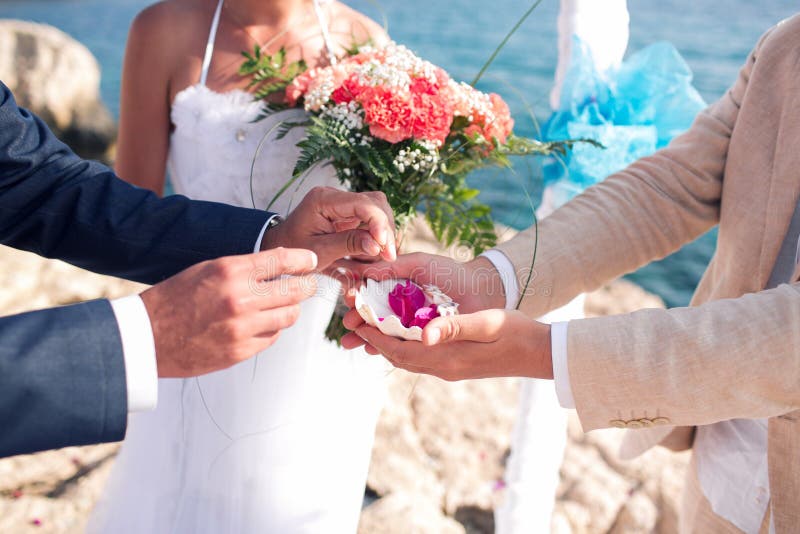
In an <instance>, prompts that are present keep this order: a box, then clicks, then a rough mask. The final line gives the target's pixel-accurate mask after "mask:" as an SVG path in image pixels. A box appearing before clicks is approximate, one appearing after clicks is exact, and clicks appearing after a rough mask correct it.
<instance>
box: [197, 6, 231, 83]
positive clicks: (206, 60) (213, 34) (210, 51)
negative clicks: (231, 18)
mask: <svg viewBox="0 0 800 534" xmlns="http://www.w3.org/2000/svg"><path fill="white" fill-rule="evenodd" d="M224 2H225V0H219V2H217V10H216V11H214V19H213V20H212V21H211V31H210V32H209V33H208V42H207V43H206V54H205V56H203V68H202V70H201V71H200V85H205V84H206V78H208V68H209V67H210V66H211V56H212V55H214V41H215V40H216V38H217V28H219V17H220V15H221V14H222V4H223V3H224Z"/></svg>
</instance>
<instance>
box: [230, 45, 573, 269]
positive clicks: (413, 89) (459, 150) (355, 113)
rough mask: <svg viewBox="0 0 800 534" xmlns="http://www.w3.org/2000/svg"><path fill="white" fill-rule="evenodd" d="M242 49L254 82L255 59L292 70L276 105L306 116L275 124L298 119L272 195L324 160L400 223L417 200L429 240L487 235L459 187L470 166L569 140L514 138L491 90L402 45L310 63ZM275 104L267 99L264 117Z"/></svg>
mask: <svg viewBox="0 0 800 534" xmlns="http://www.w3.org/2000/svg"><path fill="white" fill-rule="evenodd" d="M246 57H247V58H248V62H246V65H247V66H248V67H249V68H245V66H243V69H242V72H243V74H246V75H248V74H249V75H254V78H253V82H254V84H256V83H259V82H258V81H257V77H255V75H256V74H257V73H258V70H259V69H258V65H259V59H260V60H261V64H263V65H267V64H271V65H273V70H274V72H275V73H282V72H291V73H297V75H296V76H294V77H293V78H292V79H291V81H288V80H287V79H286V76H285V75H284V77H283V80H284V81H285V83H281V84H279V88H280V89H283V90H285V102H284V105H285V106H289V107H301V106H302V107H303V108H304V109H305V110H306V111H307V112H308V120H306V121H303V122H290V123H285V124H284V125H283V126H282V129H283V131H282V132H281V133H282V134H283V135H285V132H287V131H288V130H289V129H291V128H294V127H305V128H306V130H305V131H306V137H305V139H304V140H303V141H301V142H300V143H299V144H298V146H299V147H300V149H301V152H300V157H299V159H298V161H297V164H296V165H295V167H294V172H293V176H292V178H291V179H290V180H289V181H288V182H287V183H286V184H285V185H284V187H283V188H282V189H281V192H280V193H279V195H280V194H282V193H283V192H284V191H285V190H286V189H288V188H289V187H291V186H292V184H293V183H295V182H296V181H297V180H301V179H302V177H303V175H304V174H305V173H306V172H307V171H308V170H309V169H310V168H312V167H313V166H315V165H319V164H330V165H332V166H333V168H334V169H336V173H337V175H338V177H339V180H340V181H341V183H342V184H343V185H344V186H345V187H347V188H348V189H350V190H352V191H357V192H360V191H383V192H384V193H385V194H386V197H387V199H388V202H389V205H390V206H391V207H392V209H393V210H394V215H395V219H396V221H397V224H398V226H399V227H400V228H402V227H403V226H404V225H405V224H406V223H407V222H408V221H409V220H410V219H411V218H412V217H413V216H414V215H415V214H416V212H417V209H418V208H419V207H422V208H423V209H424V211H425V215H426V217H427V220H428V222H429V223H430V225H431V228H432V229H433V231H434V233H435V235H436V237H437V239H439V240H440V241H442V242H443V243H444V244H445V245H448V246H449V245H451V244H453V243H455V242H456V241H458V242H460V243H462V244H467V245H469V246H470V248H472V249H473V251H474V252H475V253H480V252H481V251H483V250H484V249H486V248H488V247H491V246H492V245H494V243H495V240H496V236H495V233H494V225H493V223H492V220H491V217H490V208H489V207H488V206H486V205H485V204H482V203H480V202H478V201H476V200H475V197H476V196H477V195H478V193H479V191H478V190H476V189H472V188H469V187H468V186H467V185H466V177H467V175H468V174H469V173H470V172H472V171H474V170H475V169H478V168H481V167H486V166H489V165H502V166H507V165H509V160H508V157H509V156H519V155H529V154H540V155H546V154H551V153H554V152H557V153H564V152H565V151H566V149H567V147H568V146H569V144H570V142H550V143H543V142H540V141H536V140H533V139H525V138H521V137H517V136H515V135H514V134H513V131H512V130H513V126H514V121H513V119H512V118H511V114H510V112H509V109H508V106H507V105H506V103H505V102H504V101H503V99H502V98H501V97H500V96H499V95H497V94H487V93H483V92H481V91H478V90H477V89H475V88H474V87H472V86H470V85H468V84H466V83H458V82H456V81H454V80H452V79H451V78H450V76H448V74H447V73H446V72H445V71H444V70H442V69H441V68H439V67H437V66H435V65H433V64H432V63H430V62H428V61H425V60H423V59H421V58H419V57H418V56H416V55H415V54H414V53H413V52H411V51H410V50H409V49H407V48H406V47H404V46H402V45H397V44H394V43H390V44H388V45H387V46H384V47H381V48H375V47H372V46H363V47H360V48H357V49H354V50H353V51H352V53H351V55H349V56H348V57H346V58H344V59H342V60H340V61H339V62H337V63H336V64H335V65H331V66H327V67H318V68H314V69H310V70H306V69H305V67H304V66H303V65H301V66H298V64H296V63H295V64H291V65H281V61H282V60H283V54H280V57H279V58H278V59H279V61H275V58H273V57H271V56H261V57H260V58H259V57H256V56H251V55H249V54H246ZM269 77H270V78H273V79H274V78H276V77H277V76H274V74H271V75H270V76H269ZM267 87H268V88H272V87H278V85H276V84H275V82H272V83H270V84H268V85H267ZM276 90H277V89H276ZM257 94H261V95H262V96H266V95H264V94H263V91H258V92H257ZM267 94H269V93H267ZM276 109H280V108H279V106H276V105H275V104H267V105H266V108H265V114H264V115H263V116H266V115H267V114H268V113H270V112H272V111H275V110H276ZM279 137H280V134H279Z"/></svg>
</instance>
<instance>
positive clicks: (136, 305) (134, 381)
mask: <svg viewBox="0 0 800 534" xmlns="http://www.w3.org/2000/svg"><path fill="white" fill-rule="evenodd" d="M111 308H112V309H113V310H114V316H115V317H116V318H117V325H118V326H119V334H120V337H121V338H122V355H123V357H124V359H125V382H126V385H127V390H128V413H131V412H142V411H146V410H153V409H155V407H156V404H157V403H158V367H157V365H156V343H155V341H154V340H153V328H152V326H151V325H150V316H149V315H148V314H147V308H145V306H144V302H143V301H142V298H141V297H140V296H139V295H131V296H129V297H124V298H121V299H115V300H112V301H111Z"/></svg>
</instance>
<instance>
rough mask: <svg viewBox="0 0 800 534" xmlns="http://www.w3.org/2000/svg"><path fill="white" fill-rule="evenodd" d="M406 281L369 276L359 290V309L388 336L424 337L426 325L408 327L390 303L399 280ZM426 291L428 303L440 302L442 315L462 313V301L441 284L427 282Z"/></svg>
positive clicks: (436, 303)
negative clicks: (458, 300)
mask: <svg viewBox="0 0 800 534" xmlns="http://www.w3.org/2000/svg"><path fill="white" fill-rule="evenodd" d="M405 283H406V280H405V279H402V278H401V279H395V280H384V281H382V282H378V281H375V280H369V279H368V280H367V281H366V284H364V285H363V286H362V287H361V289H359V290H358V293H356V310H357V311H358V314H359V315H361V318H362V319H364V321H365V322H366V323H367V324H368V325H370V326H374V327H375V328H377V329H378V330H380V331H381V332H382V333H384V334H386V335H387V336H393V337H398V338H400V339H405V340H407V341H422V328H420V327H418V326H412V327H410V328H406V327H405V326H403V323H402V322H400V318H399V317H398V316H397V315H395V314H394V312H393V311H392V308H391V306H389V293H391V292H392V290H393V289H394V288H395V287H396V286H397V284H405ZM422 291H423V293H425V304H426V305H428V306H431V305H436V310H437V311H438V312H439V315H441V316H443V317H449V316H452V315H457V314H458V304H456V303H455V302H453V300H452V299H451V298H450V297H448V296H447V295H446V294H445V293H443V292H442V291H441V290H440V289H439V288H438V287H436V286H432V285H426V286H424V287H423V288H422ZM380 317H383V320H382V321H381V320H379V318H380Z"/></svg>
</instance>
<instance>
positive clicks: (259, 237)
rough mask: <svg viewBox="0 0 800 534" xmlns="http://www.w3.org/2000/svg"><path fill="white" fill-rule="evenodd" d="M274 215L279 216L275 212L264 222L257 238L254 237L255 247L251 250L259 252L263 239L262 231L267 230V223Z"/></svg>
mask: <svg viewBox="0 0 800 534" xmlns="http://www.w3.org/2000/svg"><path fill="white" fill-rule="evenodd" d="M275 217H280V215H277V214H275V215H273V216H272V217H270V218H269V219H267V222H265V223H264V226H263V227H262V228H261V232H260V233H259V234H258V239H256V248H254V249H253V252H261V242H262V241H263V240H264V233H265V232H266V231H267V228H269V223H271V222H272V219H274V218H275Z"/></svg>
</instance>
